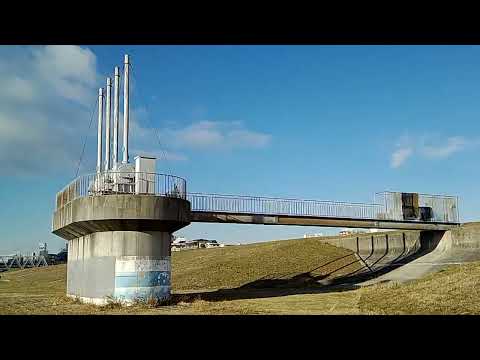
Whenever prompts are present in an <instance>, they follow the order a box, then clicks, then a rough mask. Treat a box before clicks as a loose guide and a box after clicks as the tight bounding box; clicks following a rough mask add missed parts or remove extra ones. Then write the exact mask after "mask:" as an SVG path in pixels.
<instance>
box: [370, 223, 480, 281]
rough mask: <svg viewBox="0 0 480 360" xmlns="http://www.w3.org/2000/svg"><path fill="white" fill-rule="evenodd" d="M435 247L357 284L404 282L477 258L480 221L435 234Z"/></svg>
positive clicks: (479, 243) (479, 248)
mask: <svg viewBox="0 0 480 360" xmlns="http://www.w3.org/2000/svg"><path fill="white" fill-rule="evenodd" d="M434 236H435V237H439V239H438V241H437V239H435V241H434V243H436V246H435V248H434V249H433V250H432V251H430V252H428V253H426V254H425V255H423V256H420V257H418V258H416V259H414V260H413V261H411V262H403V263H402V264H399V265H401V266H400V267H399V268H396V269H394V270H392V271H389V272H388V273H386V274H384V275H381V276H378V277H376V278H374V279H371V280H368V281H365V282H363V283H361V285H362V286H368V285H372V284H375V283H379V282H387V281H393V282H400V283H401V282H407V281H411V280H415V279H419V278H421V277H423V276H425V275H427V274H430V273H433V272H437V271H440V270H442V269H444V268H446V267H447V266H450V265H461V264H465V263H469V262H474V261H480V223H470V224H465V225H463V226H460V227H458V228H455V229H452V230H448V231H446V232H444V233H443V234H441V233H440V234H435V235H434Z"/></svg>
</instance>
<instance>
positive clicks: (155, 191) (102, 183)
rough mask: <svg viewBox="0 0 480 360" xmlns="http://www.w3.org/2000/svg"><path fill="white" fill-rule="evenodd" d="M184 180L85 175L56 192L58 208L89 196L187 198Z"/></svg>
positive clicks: (159, 176) (144, 175)
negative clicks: (147, 195) (131, 195)
mask: <svg viewBox="0 0 480 360" xmlns="http://www.w3.org/2000/svg"><path fill="white" fill-rule="evenodd" d="M186 193H187V182H186V180H185V179H183V178H181V177H178V176H174V175H167V174H156V173H146V172H112V171H109V172H102V173H99V174H87V175H82V176H80V177H78V178H76V179H75V180H73V181H72V182H71V183H70V184H68V185H67V186H66V187H65V188H64V189H63V190H61V191H60V192H58V193H57V196H56V204H55V205H56V209H59V208H61V207H62V206H65V205H66V204H68V203H70V202H71V201H73V200H74V199H77V198H79V197H84V196H89V195H92V196H93V195H110V194H112V195H113V194H151V195H157V196H165V197H174V198H181V199H185V198H186Z"/></svg>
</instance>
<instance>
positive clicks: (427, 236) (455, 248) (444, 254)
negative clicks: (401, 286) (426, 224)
mask: <svg viewBox="0 0 480 360" xmlns="http://www.w3.org/2000/svg"><path fill="white" fill-rule="evenodd" d="M324 241H326V242H328V243H330V244H332V245H335V246H340V247H344V248H347V249H350V250H352V251H354V252H355V254H356V256H357V257H358V259H359V260H360V261H361V262H362V264H363V265H364V266H363V268H361V269H359V270H358V271H357V272H356V273H354V274H350V275H349V276H347V277H345V278H343V279H342V280H341V281H343V282H355V283H357V284H360V285H362V286H363V285H365V286H367V285H371V284H374V283H378V282H386V281H396V282H405V281H410V280H414V279H417V278H420V277H423V276H425V275H427V274H429V273H431V272H435V271H440V270H442V269H443V268H445V267H447V266H449V265H456V264H464V263H467V262H473V261H480V223H469V224H464V225H462V226H459V227H456V228H453V229H451V230H447V231H392V232H384V233H376V234H368V235H367V234H359V235H358V236H345V237H340V238H339V237H336V238H330V239H326V240H324ZM339 281H340V280H339Z"/></svg>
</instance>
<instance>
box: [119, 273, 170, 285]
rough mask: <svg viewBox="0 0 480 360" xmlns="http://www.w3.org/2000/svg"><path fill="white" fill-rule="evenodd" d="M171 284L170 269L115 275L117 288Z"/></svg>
mask: <svg viewBox="0 0 480 360" xmlns="http://www.w3.org/2000/svg"><path fill="white" fill-rule="evenodd" d="M165 285H168V286H169V285H170V272H169V271H144V272H128V273H127V272H125V273H117V274H116V275H115V288H126V287H148V286H165Z"/></svg>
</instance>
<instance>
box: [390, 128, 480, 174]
mask: <svg viewBox="0 0 480 360" xmlns="http://www.w3.org/2000/svg"><path fill="white" fill-rule="evenodd" d="M477 145H480V139H475V138H466V137H464V136H451V137H447V138H442V137H440V136H433V135H423V136H414V137H412V136H402V137H401V138H400V139H399V141H398V142H397V145H396V149H395V150H394V151H393V153H392V155H391V160H390V166H391V167H392V168H399V167H400V166H402V165H404V164H405V163H406V162H407V160H408V159H409V158H412V157H414V156H416V157H419V158H425V159H444V158H447V157H449V156H451V155H453V154H455V153H458V152H461V151H464V150H466V149H468V148H471V147H474V146H477Z"/></svg>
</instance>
